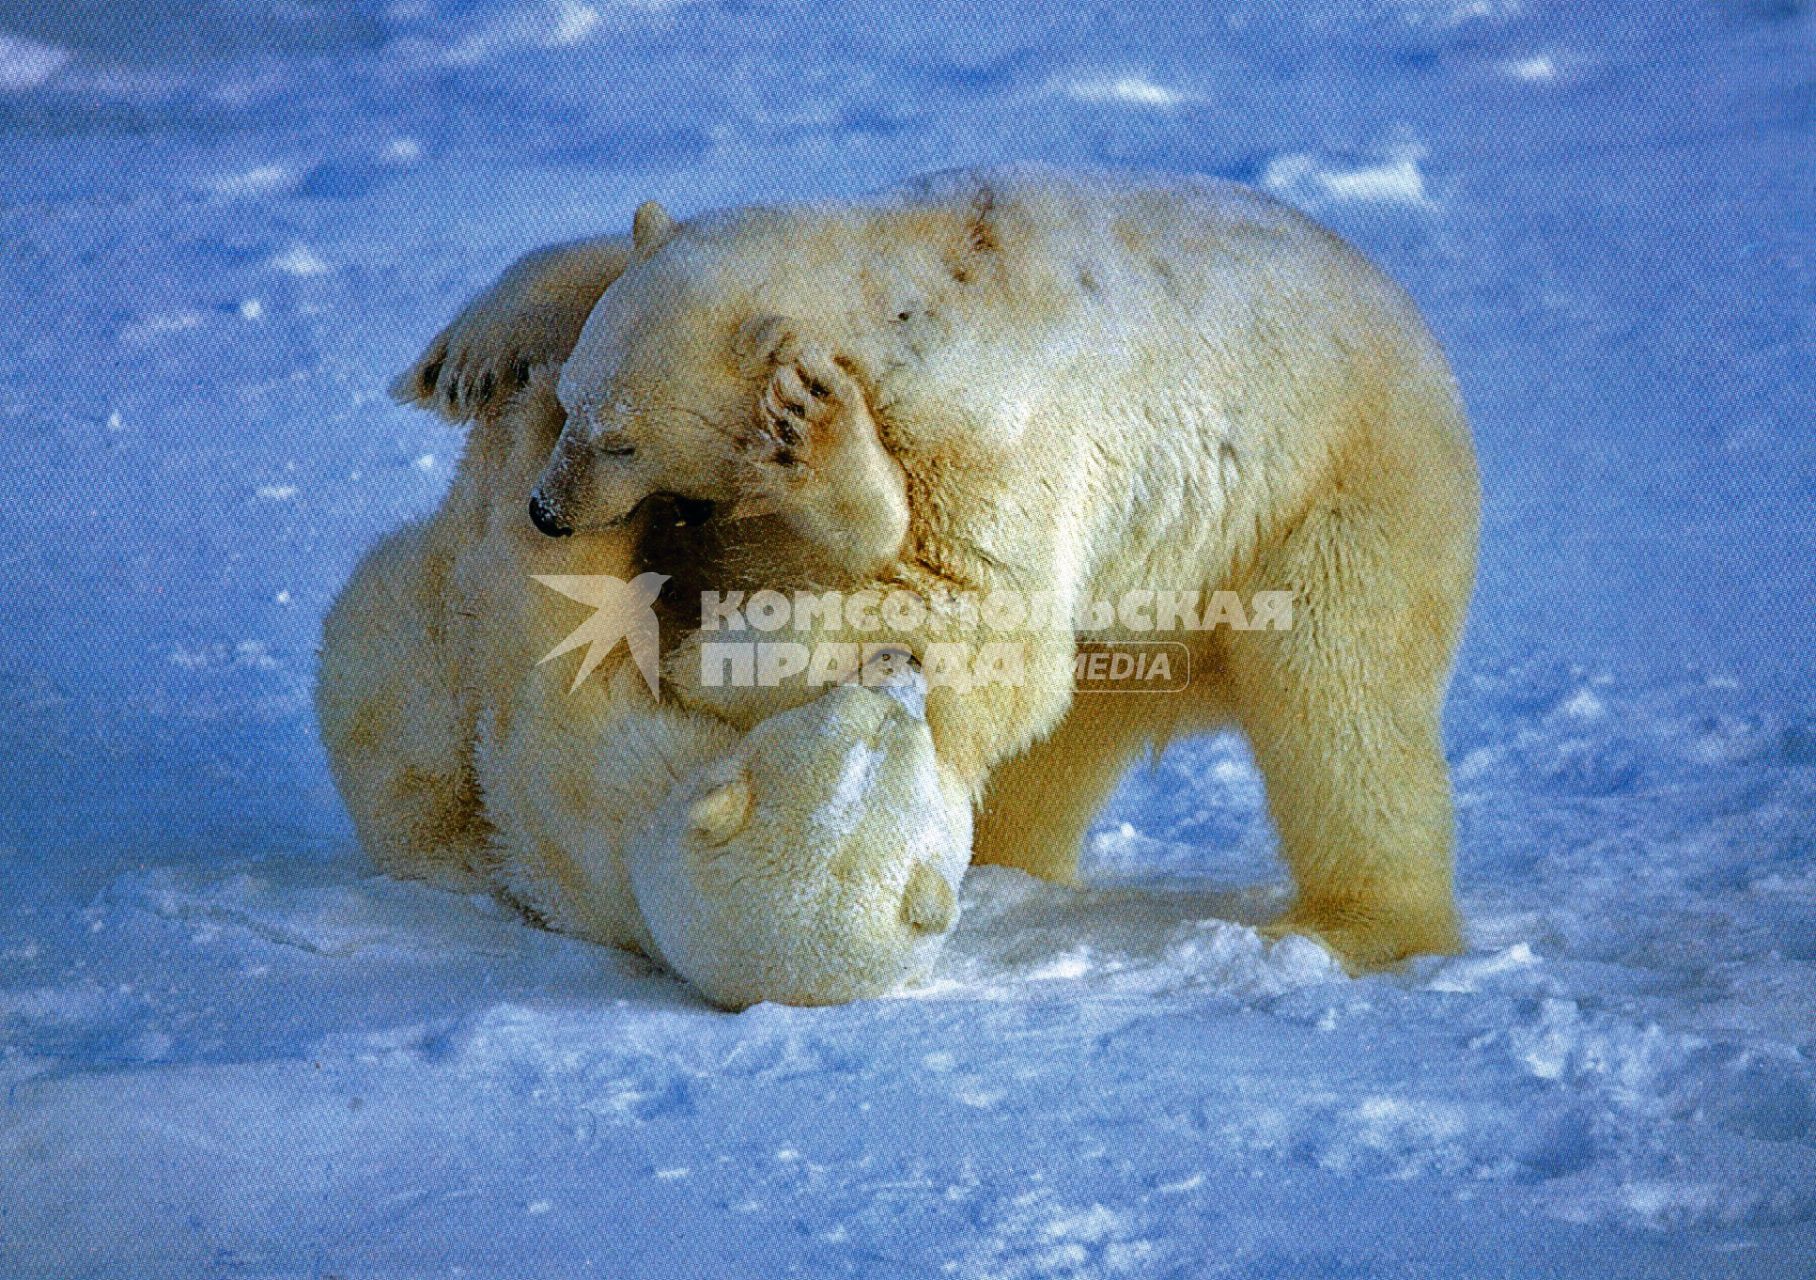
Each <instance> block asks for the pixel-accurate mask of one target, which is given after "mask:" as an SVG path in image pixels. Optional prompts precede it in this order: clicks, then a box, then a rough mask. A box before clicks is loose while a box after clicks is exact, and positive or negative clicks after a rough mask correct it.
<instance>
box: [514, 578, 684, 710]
mask: <svg viewBox="0 0 1816 1280" xmlns="http://www.w3.org/2000/svg"><path fill="white" fill-rule="evenodd" d="M530 576H531V577H533V578H535V579H536V581H538V582H540V583H541V584H542V585H543V586H545V587H547V588H549V589H550V590H551V591H559V592H560V593H561V594H562V595H564V596H566V597H567V598H568V599H570V600H578V601H579V602H580V603H581V604H584V605H587V606H588V607H590V608H591V609H592V610H593V616H592V617H590V618H588V619H587V620H586V621H585V622H583V623H581V624H580V625H579V626H577V627H575V628H574V629H573V630H572V631H571V632H569V633H568V637H567V639H565V640H563V641H562V642H561V643H560V644H558V645H556V646H555V647H554V648H553V649H551V650H549V651H548V653H546V654H544V655H543V657H542V659H541V661H539V662H537V664H536V665H537V666H541V665H542V664H543V663H544V662H549V661H551V660H553V659H555V658H559V657H560V656H561V655H562V654H564V653H568V652H571V651H572V650H575V649H578V648H579V647H580V646H581V645H585V646H586V656H585V657H583V658H582V659H581V660H580V670H579V671H578V672H576V673H575V675H574V683H573V684H571V685H569V686H568V692H569V693H572V692H574V690H576V689H578V688H579V687H580V685H581V683H582V682H583V681H584V680H585V679H586V678H587V677H588V676H590V675H592V674H593V672H595V671H597V670H598V669H599V664H600V663H601V662H604V661H605V660H606V658H607V657H608V656H609V655H610V654H611V652H612V650H613V649H616V648H617V647H618V642H619V641H620V640H622V641H624V642H625V644H626V645H628V646H629V647H630V651H631V661H632V662H634V663H636V664H637V670H638V671H640V672H642V673H643V680H644V683H645V684H647V685H649V691H650V693H651V694H652V695H653V694H655V693H656V685H657V681H658V677H659V674H660V673H659V669H658V668H659V665H660V660H661V635H660V632H659V630H658V628H657V625H656V611H655V609H654V608H653V607H652V606H653V605H654V604H655V603H656V596H657V595H658V594H660V593H661V591H662V584H663V583H665V582H667V581H668V575H667V574H666V573H640V574H638V575H637V576H636V577H634V578H632V579H631V580H630V581H629V582H626V581H625V580H624V579H623V578H614V577H613V576H612V575H611V574H609V573H602V574H570V573H536V574H531V575H530Z"/></svg>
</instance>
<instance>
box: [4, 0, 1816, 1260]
mask: <svg viewBox="0 0 1816 1280" xmlns="http://www.w3.org/2000/svg"><path fill="white" fill-rule="evenodd" d="M1009 159H1036V160H1046V161H1053V162H1060V163H1082V162H1097V163H1125V164H1139V165H1152V166H1158V167H1163V168H1170V169H1177V170H1189V171H1197V172H1205V173H1214V174H1220V175H1225V176H1234V177H1238V178H1242V179H1245V180H1247V181H1251V182H1255V183H1258V184H1261V185H1264V186H1267V187H1270V188H1272V189H1274V190H1275V191H1277V192H1278V193H1280V194H1282V195H1283V196H1285V197H1286V198H1288V199H1291V200H1294V201H1296V202H1298V203H1301V204H1303V205H1305V206H1307V207H1309V208H1311V209H1312V210H1313V211H1314V212H1316V213H1317V214H1319V215H1320V216H1321V217H1323V218H1325V219H1326V220H1327V221H1329V222H1331V223H1332V224H1333V225H1335V226H1337V227H1338V228H1339V229H1341V230H1342V231H1344V232H1345V233H1346V234H1348V235H1350V236H1351V237H1353V238H1354V239H1356V240H1357V241H1358V242H1359V243H1361V244H1362V245H1364V246H1365V247H1366V248H1368V249H1369V250H1370V251H1371V252H1373V253H1374V254H1376V255H1377V256H1378V257H1379V258H1380V259H1381V260H1382V261H1383V262H1384V263H1385V264H1386V265H1387V266H1388V268H1389V269H1390V270H1391V271H1393V272H1394V273H1395V274H1396V275H1397V276H1399V277H1400V278H1401V279H1402V280H1404V281H1405V282H1406V283H1407V284H1408V286H1409V287H1410V288H1411V289H1412V291H1413V292H1414V294H1415V295H1416V296H1417V297H1418V298H1419V299H1420V300H1421V302H1422V303H1423V304H1424V305H1425V307H1426V308H1427V310H1428V312H1429V314H1430V315H1431V317H1432V320H1433V322H1434V324H1435V325H1436V327H1437V328H1438V330H1439V332H1440V334H1441V335H1442V336H1443V338H1444V339H1445V341H1446V343H1447V345H1448V346H1449V348H1450V350H1451V353H1452V356H1453V358H1454V361H1455V363H1456V366H1457V369H1458V372H1459V374H1460V376H1461V378H1462V381H1463V384H1464V388H1465V391H1466V394H1467V395H1468V398H1469V400H1470V403H1471V407H1472V411H1473V414H1474V418H1475V422H1476V429H1477V434H1478V442H1479V446H1480V451H1481V455H1482V461H1483V467H1484V473H1485V480H1486V486H1487V509H1486V526H1485V530H1484V541H1483V568H1482V579H1481V590H1480V594H1479V597H1478V602H1477V607H1476V612H1475V615H1474V622H1473V624H1472V632H1471V635H1470V639H1469V642H1468V644H1467V646H1466V649H1465V653H1464V656H1463V661H1462V665H1461V669H1460V671H1459V675H1458V679H1457V683H1456V688H1455V692H1454V695H1453V699H1452V703H1451V709H1450V715H1449V729H1450V742H1451V750H1452V760H1453V763H1454V766H1455V771H1456V778H1457V786H1458V791H1459V822H1460V855H1459V857H1460V881H1461V892H1462V897H1463V901H1464V904H1465V906H1466V909H1467V911H1468V914H1469V921H1470V925H1469V929H1470V941H1471V951H1470V953H1469V954H1468V955H1467V956H1464V957H1460V958H1456V959H1450V960H1445V961H1426V962H1422V963H1419V964H1416V965H1414V966H1413V967H1412V968H1411V969H1410V971H1408V972H1406V973H1402V974H1396V975H1390V976H1385V977H1376V978H1370V979H1367V980H1363V981H1353V982H1352V981H1348V980H1345V979H1342V978H1340V977H1338V976H1337V975H1335V974H1334V973H1333V972H1332V970H1331V968H1330V966H1329V964H1328V963H1327V962H1326V961H1325V960H1324V958H1323V956H1322V953H1321V952H1319V951H1318V950H1317V949H1315V948H1313V947H1310V946H1309V945H1306V944H1300V943H1295V942H1288V943H1284V944H1282V945H1280V946H1278V947H1275V948H1274V949H1272V950H1271V951H1270V950H1268V949H1267V948H1266V947H1264V946H1263V944H1262V943H1261V942H1260V940H1259V939H1258V937H1257V935H1256V934H1255V932H1254V931H1253V929H1252V927H1251V926H1252V925H1253V924H1254V923H1255V922H1257V921H1260V920H1264V919H1266V918H1267V916H1268V915H1269V913H1270V912H1271V911H1272V910H1274V909H1275V908H1276V907H1277V906H1278V903H1279V901H1280V900H1281V897H1282V894H1283V892H1284V887H1283V879H1282V875H1281V872H1280V870H1279V868H1278V867H1277V865H1276V863H1275V861H1274V859H1273V855H1272V848H1271V840H1270V837H1269V836H1268V834H1267V831H1266V828H1265V825H1264V824H1263V823H1262V821H1261V817H1260V812H1259V808H1258V805H1259V784H1258V780H1257V778H1256V776H1255V773H1254V771H1253V769H1252V768H1251V766H1250V765H1249V763H1248V761H1247V759H1246V757H1245V756H1244V754H1243V752H1242V750H1241V748H1240V746H1239V745H1238V744H1236V743H1234V742H1232V741H1227V740H1219V741H1207V742H1198V743H1191V744H1186V745H1183V746H1180V747H1178V748H1176V749H1175V750H1173V751H1171V752H1169V753H1168V754H1167V755H1166V756H1165V757H1164V759H1162V760H1160V761H1159V762H1157V763H1156V764H1155V765H1154V766H1153V767H1151V768H1149V769H1146V770H1143V771H1138V772H1137V773H1136V774H1135V775H1133V776H1132V777H1131V778H1130V779H1129V781H1128V783H1127V784H1126V785H1125V787H1124V788H1123V790H1122V792H1121V793H1120V795H1119V796H1118V798H1117V800H1116V802H1115V804H1114V805H1113V807H1112V810H1111V811H1110V812H1109V813H1107V814H1106V815H1105V817H1104V820H1103V822H1102V824H1101V828H1100V830H1099V832H1098V834H1097V836H1096V837H1095V850H1094V854H1093V860H1092V869H1093V874H1094V884H1093V887H1092V888H1090V889H1089V890H1087V891H1084V892H1078V893H1072V892H1067V891H1063V890H1060V889H1056V888H1052V887H1048V886H1044V885H1040V884H1037V883H1035V882H1032V881H1029V880H1027V879H1025V878H1022V877H1019V876H1017V875H1015V874H1013V873H1009V872H1004V871H988V870H986V871H979V872H976V873H974V874H973V876H972V878H971V880H970V881H969V882H968V888H967V893H966V909H967V917H966V919H965V921H964V923H963V925H962V928H961V932H960V934H959V936H958V937H957V938H956V940H955V942H954V944H953V945H952V947H951V948H950V950H949V952H948V953H947V956H946V958H945V960H944V961H943V964H942V967H941V970H940V973H939V975H938V978H937V980H936V981H935V982H934V983H933V984H932V985H930V986H929V987H926V988H923V989H920V990H917V991H914V992H911V993H907V994H904V995H902V996H900V997H898V998H894V999H889V1000H882V1001H876V1002H872V1003H868V1004H862V1005H856V1006H851V1007H847V1008H842V1009H831V1010H793V1009H785V1008H777V1007H768V1006H763V1007H758V1008H756V1009H753V1010H751V1011H749V1012H747V1013H745V1014H742V1015H739V1016H735V1017H734V1016H729V1015H726V1014H722V1013H717V1012H714V1011H712V1010H710V1009H709V1008H707V1007H706V1006H705V1005H704V1004H702V1003H701V1002H700V1001H699V1000H698V999H697V998H696V997H695V996H693V995H692V994H691V993H690V992H689V991H688V990H687V989H686V988H685V987H683V986H682V985H680V984H678V983H677V982H675V981H673V980H672V979H670V978H667V977H665V976H663V975H661V974H660V973H657V972H654V971H652V970H650V969H649V968H648V967H647V966H645V965H643V964H642V963H640V962H637V961H634V960H632V959H630V958H628V957H626V956H622V955H618V954H615V953H611V952H606V951H602V950H599V949H597V948H593V947H589V946H586V945H582V944H579V943H576V942H574V941H571V940H568V939H564V938H561V937H557V936H554V935H551V934H547V933H541V932H537V931H534V930H532V929H529V928H526V927H524V926H522V925H520V924H518V923H516V922H515V921H514V920H512V919H510V918H507V917H506V916H504V915H503V914H501V913H500V912H499V911H498V910H496V909H495V908H493V907H492V906H490V905H489V904H487V903H486V902H483V901H477V900H469V899H464V898H457V897H452V896H449V895H445V894H440V893H436V892H434V891H431V890H428V889H425V888H422V887H420V886H415V885H409V884H401V883H396V882H392V881H388V880H383V879H378V878H375V877H373V876H371V874H370V872H369V870H368V869H367V868H366V867H365V866H364V865H363V863H362V862H361V859H360V856H359V854H358V852H357V850H356V849H355V847H354V845H353V843H352V841H351V837H350V834H349V831H348V827H347V824H346V821H345V819H344V817H343V816H342V814H341V813H340V810H339V807H338V804H337V801H336V799H335V797H334V795H333V792H332V789H331V787H330V786H329V785H328V782H327V779H326V774H325V770H324V767H323V763H322V759H321V755H320V749H319V747H318V746H317V745H316V743H315V740H314V734H313V729H312V726H311V723H310V718H309V715H308V711H307V696H308V687H309V682H310V679H311V671H312V666H313V651H314V644H315V636H316V631H317V628H318V625H319V620H320V617H321V614H322V611H323V609H324V608H325V607H326V604H327V602H328V600H329V599H330V598H331V596H332V594H333V593H334V591H335V590H336V588H337V587H338V586H339V584H340V583H341V581H342V580H343V579H344V577H345V575H346V573H347V572H348V570H349V569H350V567H351V566H352V564H353V561H354V559H355V558H356V556H357V555H358V554H359V552H360V550H361V549H362V548H363V547H364V546H366V545H367V544H368V543H369V542H370V541H371V540H372V539H373V538H374V537H375V536H376V535H377V534H378V533H379V532H381V531H382V530H384V529H386V528H387V527H389V526H391V525H393V524H395V523H397V522H398V521H400V520H401V519H403V518H405V517H407V516H409V515H412V514H417V513H421V512H423V511H426V510H427V509H429V508H430V507H431V506H432V505H433V503H434V502H435V500H436V498H437V496H438V494H439V492H440V491H441V489H442V487H443V486H444V485H445V483H446V480H447V477H448V475H449V472H450V466H451V463H452V461H453V459H454V457H455V455H456V453H457V451H458V448H459V440H458V437H457V436H456V435H455V434H454V433H453V432H451V431H450V430H448V429H447V428H445V427H442V426H439V425H437V424H436V423H435V422H434V421H432V420H431V419H429V418H428V417H426V416H424V415H421V414H413V413H408V412H405V411H404V410H401V409H399V408H396V407H395V406H392V405H391V404H390V403H389V402H388V401H386V400H385V399H384V398H383V396H382V394H381V388H382V387H383V386H384V385H385V384H386V382H387V381H388V379H389V378H390V376H391V375H392V374H393V373H394V372H395V371H396V370H398V369H399V368H401V367H402V366H403V365H404V364H405V362H406V361H407V360H408V359H409V358H410V357H411V356H412V355H413V354H414V353H415V351H416V349H417V347H418V346H419V345H420V344H421V343H422V342H423V341H424V340H425V339H426V338H427V337H428V336H429V335H430V334H431V333H432V332H433V331H434V330H435V328H436V327H438V326H439V324H440V323H441V322H442V321H444V320H445V319H446V318H447V317H448V316H449V315H450V314H451V313H452V311H453V310H454V308H455V307H456V306H457V305H458V304H459V303H460V302H461V301H462V300H463V298H465V297H466V296H467V295H468V294H469V293H470V292H471V291H472V290H474V289H475V288H477V287H478V286H480V285H481V284H483V283H484V282H485V281H486V280H487V279H488V278H489V277H490V275H491V274H492V273H493V272H494V271H496V269H497V268H498V267H500V266H501V265H502V264H503V263H504V262H505V261H507V260H508V259H509V258H510V257H512V256H513V255H515V254H516V253H518V252H519V251H521V250H523V249H525V248H528V247H531V246H534V245H537V244H541V243H544V242H547V241H550V240H554V239H558V238H562V237H566V236H571V235H576V234H580V233H585V232H593V231H597V230H600V229H602V228H611V227H621V226H626V225H628V220H629V215H630V211H631V209H632V208H633V207H634V206H635V205H636V204H637V203H638V202H640V201H642V200H644V199H648V198H651V197H659V198H661V199H663V200H664V201H666V202H667V203H669V205H670V206H671V207H672V208H674V209H676V210H677V211H689V210H695V209H699V208H703V207H707V206H712V205H718V204H724V203H731V202H741V201H747V200H752V199H759V198H786V197H796V196H815V195H825V194H836V193H846V192H853V191H857V190H861V189H865V188H869V187H872V186H876V185H880V184H882V183H884V182H887V181H890V180H893V179H895V178H898V177H901V176H905V175H907V174H909V173H913V172H916V171H919V170H923V169H928V168H936V167H944V166H950V165H955V164H964V163H972V162H981V161H1001V160H1009ZM1813 190H1816V13H1812V11H1811V6H1810V5H1808V4H1806V3H1802V2H1801V0H1726V2H1718V0H1685V3H1682V4H1678V5H1671V6H1662V5H1658V4H1656V3H1654V2H1652V0H1643V2H1642V0H1599V2H1598V3H1596V4H1593V5H1591V4H1581V3H1576V2H1575V0H1552V2H1550V3H1542V2H1540V0H1524V2H1519V0H1352V2H1350V3H1341V4H1339V3H1328V2H1326V3H1308V4H1302V5H1292V6H1289V5H1283V4H1277V3H1272V2H1269V0H1253V2H1250V3H1229V4H1219V5H1214V6H1213V5H1204V6H1193V5H1188V4H1181V3H1180V2H1179V0H1115V2H1111V0H1098V2H1097V3H1092V4H1081V5H1061V4H1051V5H1036V4H1028V3H1025V0H1013V2H1007V0H1006V2H1003V3H996V4H980V5H975V6H969V7H961V6H957V5H952V6H945V5H941V6H924V5H891V6H883V5H876V6H871V5H863V4H859V3H855V2H854V0H845V2H844V3H826V2H825V0H820V2H818V3H790V4H750V3H743V2H740V0H717V2H703V3H685V2H679V0H616V2H614V0H586V2H582V0H531V2H530V3H528V4H524V5H506V4H503V3H499V2H497V0H394V2H393V3H388V4H386V3H377V2H373V3H336V2H332V0H324V2H322V3H314V4H296V3H284V2H280V0H239V2H232V3H230V2H229V0H211V2H205V0H198V2H194V3H192V2H188V0H136V2H135V3H133V4H129V5H118V4H114V3H111V2H110V0H60V2H58V3H43V2H42V0H0V499H3V500H0V617H3V618H4V628H3V633H4V639H3V640H0V758H3V759H4V761H5V775H6V780H5V784H4V786H0V1087H3V1088H4V1098H5V1105H4V1107H3V1108H0V1274H4V1275H6V1276H88V1275H94V1276H121V1277H126V1276H131V1277H144V1276H151V1275H181V1276H201V1275H210V1276H213V1275H221V1276H330V1275H338V1276H346V1277H355V1276H360V1277H363V1276H399V1275H561V1276H574V1275H585V1274H598V1275H611V1276H667V1275H675V1276H717V1275H749V1276H766V1275H788V1274H798V1275H812V1276H817V1275H861V1276H867V1277H869V1276H878V1277H893V1276H902V1277H919V1276H943V1275H950V1276H956V1277H998V1276H1001V1277H1021V1276H1025V1277H1048V1276H1060V1277H1063V1276H1081V1277H1082V1276H1091V1277H1095V1276H1110V1275H1124V1274H1127V1275H1142V1276H1148V1275H1153V1276H1215V1275H1231V1276H1243V1277H1263V1276H1291V1277H1319V1276H1351V1275H1354V1276H1377V1277H1391V1276H1402V1275H1404V1276H1431V1275H1437V1276H1469V1277H1475V1276H1489V1275H1507V1276H1527V1275H1546V1276H1585V1277H1591V1276H1593V1277H1608V1276H1669V1275H1682V1276H1696V1277H1699V1280H1700V1278H1702V1277H1713V1276H1726V1275H1757V1276H1807V1275H1811V1274H1816V844H1813V840H1816V678H1813V673H1812V652H1813V651H1816V608H1813V607H1812V605H1813V603H1816V567H1813V566H1816V514H1813V511H1816V502H1813V497H1812V495H1813V494H1816V430H1813V425H1816V361H1813V360H1812V352H1813V351H1816V235H1813V234H1812V231H1813V228H1816V212H1813V205H1812V191H1813Z"/></svg>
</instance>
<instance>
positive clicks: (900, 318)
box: [895, 310, 914, 324]
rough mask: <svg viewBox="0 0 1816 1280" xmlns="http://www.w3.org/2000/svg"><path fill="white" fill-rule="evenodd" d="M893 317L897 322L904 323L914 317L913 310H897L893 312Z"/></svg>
mask: <svg viewBox="0 0 1816 1280" xmlns="http://www.w3.org/2000/svg"><path fill="white" fill-rule="evenodd" d="M895 318H896V322H897V323H898V324H906V323H907V322H908V321H910V320H912V319H914V312H913V311H912V310H904V311H898V312H896V313H895Z"/></svg>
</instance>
